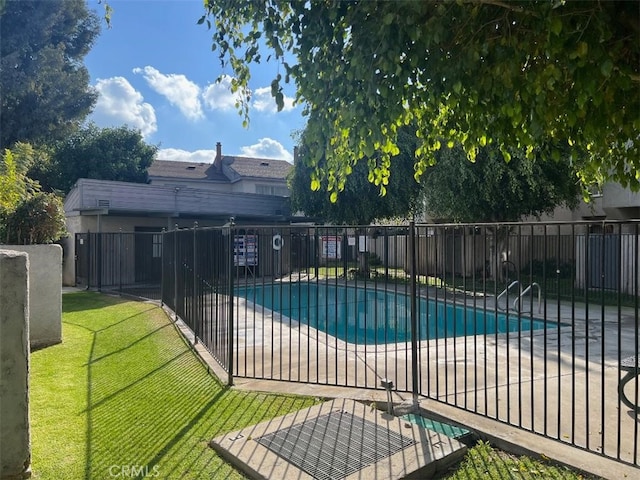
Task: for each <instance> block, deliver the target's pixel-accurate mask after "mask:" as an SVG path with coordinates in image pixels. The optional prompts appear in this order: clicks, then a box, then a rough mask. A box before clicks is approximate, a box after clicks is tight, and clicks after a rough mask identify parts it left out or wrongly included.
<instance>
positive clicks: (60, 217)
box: [0, 143, 66, 244]
mask: <svg viewBox="0 0 640 480" xmlns="http://www.w3.org/2000/svg"><path fill="white" fill-rule="evenodd" d="M43 159H46V156H44V155H43V154H42V152H39V151H36V150H35V149H34V148H33V147H32V146H31V145H29V144H24V143H16V145H15V148H14V150H13V151H11V150H9V149H5V151H4V155H3V158H2V164H1V165H0V242H1V243H9V244H38V243H52V242H55V241H57V240H59V239H60V238H61V237H63V236H64V235H66V226H65V216H64V206H63V204H62V201H61V200H60V198H58V197H57V196H55V195H53V194H45V193H43V192H41V191H40V184H39V183H38V182H37V181H35V180H32V179H31V178H29V177H28V176H27V170H28V169H29V168H30V166H32V165H33V164H34V163H36V162H38V161H43Z"/></svg>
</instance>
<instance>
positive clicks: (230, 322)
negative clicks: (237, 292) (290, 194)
mask: <svg viewBox="0 0 640 480" xmlns="http://www.w3.org/2000/svg"><path fill="white" fill-rule="evenodd" d="M233 225H234V222H233V218H231V219H230V221H229V224H228V228H229V230H228V232H227V237H228V240H227V241H228V249H229V254H228V255H227V265H228V268H227V271H228V278H227V281H228V286H227V288H228V292H229V318H228V319H227V321H228V327H227V331H228V332H229V335H228V336H229V338H228V345H227V346H228V349H229V350H228V362H229V380H228V381H227V385H229V386H230V387H231V386H233V263H234V262H233V253H234V252H233V248H234V240H235V239H234V231H233Z"/></svg>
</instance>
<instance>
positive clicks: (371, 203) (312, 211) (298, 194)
mask: <svg viewBox="0 0 640 480" xmlns="http://www.w3.org/2000/svg"><path fill="white" fill-rule="evenodd" d="M310 123H311V122H310ZM304 138H305V134H303V135H302V139H303V141H304ZM398 143H399V144H400V153H399V154H398V155H397V156H395V157H394V158H393V166H394V170H393V174H392V175H390V176H389V177H387V178H384V179H383V180H381V182H380V184H379V186H376V180H377V179H376V178H374V176H373V174H372V173H371V170H370V166H371V165H376V164H377V163H379V162H380V158H381V157H380V155H379V154H377V153H375V152H374V153H372V155H371V156H370V157H368V158H366V159H363V161H361V162H354V163H353V165H352V167H350V169H349V172H350V178H349V182H343V183H342V184H341V185H340V190H341V193H340V195H336V193H335V191H334V192H331V191H328V190H327V186H328V184H329V182H330V181H331V179H332V178H333V177H332V174H331V173H330V174H329V176H328V177H325V178H324V179H323V180H322V181H317V180H315V181H314V176H313V174H314V172H315V171H317V170H318V169H324V168H327V164H326V162H325V158H324V157H323V158H322V159H321V160H320V161H319V162H318V163H317V164H316V165H313V161H312V160H311V158H310V157H311V156H312V155H313V154H312V152H311V148H318V149H319V148H321V147H320V146H317V147H311V146H309V145H308V144H307V145H306V146H305V147H304V148H301V149H300V153H299V156H298V160H297V162H296V164H295V166H294V169H293V171H292V173H291V177H290V179H289V183H290V187H291V204H292V207H293V208H294V209H296V210H301V211H303V212H304V213H305V214H306V215H307V216H311V217H317V218H321V219H323V220H325V221H329V222H332V223H336V224H358V225H367V224H369V223H371V222H373V221H374V220H383V219H389V218H397V217H403V218H407V217H410V216H411V215H412V214H413V213H414V212H417V211H419V210H420V208H421V202H420V195H421V191H422V188H421V186H420V185H419V184H418V183H417V182H416V181H415V180H414V179H413V163H414V157H413V152H414V151H415V143H416V139H415V136H412V134H411V132H410V131H409V130H408V129H406V128H405V129H402V130H401V131H400V132H399V142H398ZM381 189H382V190H383V192H384V194H385V196H382V195H381Z"/></svg>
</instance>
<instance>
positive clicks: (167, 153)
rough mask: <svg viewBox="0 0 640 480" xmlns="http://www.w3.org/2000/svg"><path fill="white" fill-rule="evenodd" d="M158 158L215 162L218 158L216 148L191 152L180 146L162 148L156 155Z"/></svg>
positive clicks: (177, 160)
mask: <svg viewBox="0 0 640 480" xmlns="http://www.w3.org/2000/svg"><path fill="white" fill-rule="evenodd" d="M156 158H157V159H158V160H173V161H175V162H196V163H213V160H214V159H215V158H216V151H215V150H196V151H194V152H189V151H187V150H181V149H179V148H162V149H160V150H158V154H157V155H156Z"/></svg>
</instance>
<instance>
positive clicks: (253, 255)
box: [233, 235, 258, 267]
mask: <svg viewBox="0 0 640 480" xmlns="http://www.w3.org/2000/svg"><path fill="white" fill-rule="evenodd" d="M233 264H234V265H235V266H236V267H255V266H256V265H258V236H257V235H236V236H235V238H234V242H233Z"/></svg>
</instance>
